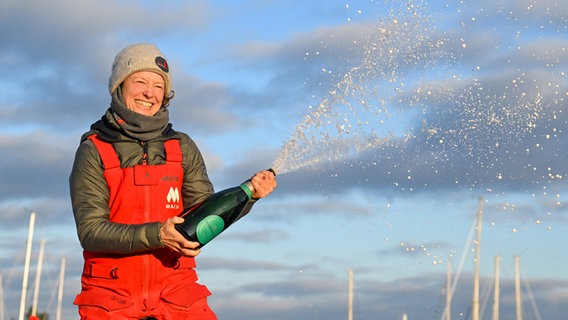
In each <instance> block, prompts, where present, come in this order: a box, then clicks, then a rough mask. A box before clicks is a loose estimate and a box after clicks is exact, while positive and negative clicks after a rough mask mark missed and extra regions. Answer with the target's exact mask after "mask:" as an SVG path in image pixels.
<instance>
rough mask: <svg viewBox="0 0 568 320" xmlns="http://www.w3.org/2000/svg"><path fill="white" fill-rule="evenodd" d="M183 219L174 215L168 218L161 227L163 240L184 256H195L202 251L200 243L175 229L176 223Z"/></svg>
mask: <svg viewBox="0 0 568 320" xmlns="http://www.w3.org/2000/svg"><path fill="white" fill-rule="evenodd" d="M183 221H184V219H183V218H180V217H172V218H169V219H168V220H166V222H164V224H162V226H161V227H160V235H161V237H162V242H163V243H164V246H165V247H167V248H170V249H171V250H173V251H175V252H178V253H180V254H182V255H184V256H189V257H195V256H197V255H198V254H199V253H201V250H200V249H198V247H199V245H200V243H199V242H194V241H189V240H187V239H186V238H184V237H183V236H182V235H181V233H179V232H178V231H177V230H176V229H175V225H176V224H179V223H182V222H183Z"/></svg>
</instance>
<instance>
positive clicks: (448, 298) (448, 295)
mask: <svg viewBox="0 0 568 320" xmlns="http://www.w3.org/2000/svg"><path fill="white" fill-rule="evenodd" d="M451 313H452V262H451V261H448V269H447V272H446V312H445V314H446V320H451V318H452V317H451Z"/></svg>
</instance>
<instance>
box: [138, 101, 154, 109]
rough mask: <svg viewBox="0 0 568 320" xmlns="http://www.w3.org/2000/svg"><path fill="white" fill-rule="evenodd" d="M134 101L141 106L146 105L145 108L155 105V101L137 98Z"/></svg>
mask: <svg viewBox="0 0 568 320" xmlns="http://www.w3.org/2000/svg"><path fill="white" fill-rule="evenodd" d="M134 102H136V104H137V105H139V106H141V107H145V108H150V107H151V106H152V105H153V103H150V102H146V101H142V100H135V101H134Z"/></svg>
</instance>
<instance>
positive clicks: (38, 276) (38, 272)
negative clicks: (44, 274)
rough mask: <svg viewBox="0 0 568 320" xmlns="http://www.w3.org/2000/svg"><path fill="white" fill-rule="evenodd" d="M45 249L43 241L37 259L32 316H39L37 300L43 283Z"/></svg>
mask: <svg viewBox="0 0 568 320" xmlns="http://www.w3.org/2000/svg"><path fill="white" fill-rule="evenodd" d="M44 247H45V240H42V241H41V246H40V247H39V256H38V259H37V270H36V278H35V288H34V301H33V303H32V314H31V315H32V316H35V315H37V300H38V296H39V284H40V282H41V268H42V265H43V250H44Z"/></svg>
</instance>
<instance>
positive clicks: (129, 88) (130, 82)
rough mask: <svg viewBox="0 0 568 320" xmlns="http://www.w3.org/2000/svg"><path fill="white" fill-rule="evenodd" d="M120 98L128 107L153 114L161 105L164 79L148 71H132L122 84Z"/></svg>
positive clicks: (149, 114)
mask: <svg viewBox="0 0 568 320" xmlns="http://www.w3.org/2000/svg"><path fill="white" fill-rule="evenodd" d="M122 99H123V100H124V103H125V104H126V107H127V108H128V109H130V110H132V111H134V112H137V113H140V114H143V115H146V116H153V115H155V114H156V112H158V110H160V108H161V107H162V101H163V100H164V79H163V78H162V76H160V75H159V74H157V73H154V72H150V71H140V72H136V73H133V74H131V75H130V76H129V77H128V78H126V80H124V83H123V84H122Z"/></svg>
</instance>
